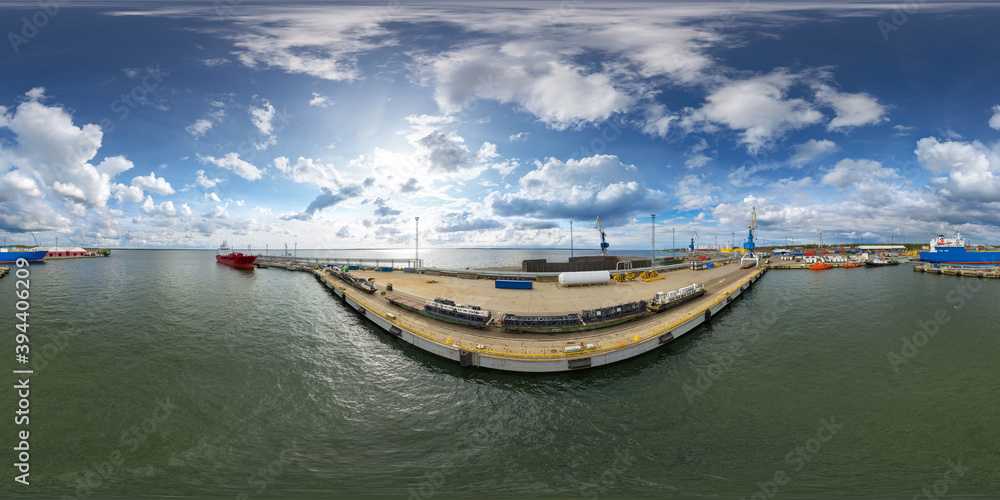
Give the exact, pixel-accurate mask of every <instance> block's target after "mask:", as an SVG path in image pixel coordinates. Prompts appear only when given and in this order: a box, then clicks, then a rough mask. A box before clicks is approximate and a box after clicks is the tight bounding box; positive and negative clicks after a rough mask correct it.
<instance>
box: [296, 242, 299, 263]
mask: <svg viewBox="0 0 1000 500" xmlns="http://www.w3.org/2000/svg"><path fill="white" fill-rule="evenodd" d="M295 258H296V259H297V258H299V242H297V241H296V242H295Z"/></svg>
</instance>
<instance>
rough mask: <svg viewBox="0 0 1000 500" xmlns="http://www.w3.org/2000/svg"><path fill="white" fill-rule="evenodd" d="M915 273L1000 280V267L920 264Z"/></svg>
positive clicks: (914, 267) (915, 267)
mask: <svg viewBox="0 0 1000 500" xmlns="http://www.w3.org/2000/svg"><path fill="white" fill-rule="evenodd" d="M913 270H914V271H919V272H922V273H930V274H950V275H952V276H969V277H973V278H1000V266H995V267H984V266H979V267H977V266H949V265H942V264H937V265H935V264H920V265H918V266H913Z"/></svg>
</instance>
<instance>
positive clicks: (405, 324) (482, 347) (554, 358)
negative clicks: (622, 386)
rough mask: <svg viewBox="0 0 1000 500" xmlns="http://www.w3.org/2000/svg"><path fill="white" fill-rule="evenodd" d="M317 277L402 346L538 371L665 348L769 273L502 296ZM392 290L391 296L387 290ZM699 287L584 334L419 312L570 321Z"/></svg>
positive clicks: (432, 285) (433, 282)
mask: <svg viewBox="0 0 1000 500" xmlns="http://www.w3.org/2000/svg"><path fill="white" fill-rule="evenodd" d="M296 270H305V269H303V268H299V269H296ZM311 271H312V272H313V274H314V275H315V276H316V278H317V279H318V280H319V281H320V282H321V283H323V284H324V285H325V286H326V287H327V288H328V289H330V290H331V291H332V292H333V293H334V295H335V296H336V297H337V298H339V299H340V300H343V301H344V302H345V303H346V304H347V305H348V306H350V307H351V308H352V309H354V310H355V311H357V312H358V313H359V314H361V315H362V316H364V317H365V318H366V319H368V320H369V321H371V322H372V323H374V324H375V325H377V326H379V327H380V328H381V329H383V330H385V331H386V332H387V333H388V334H389V335H392V336H394V337H396V338H398V339H399V340H401V341H403V342H406V343H408V344H411V345H413V346H415V347H417V348H419V349H423V350H425V351H427V352H430V353H432V354H436V355H438V356H441V357H443V358H446V359H449V360H452V361H455V362H458V363H459V364H460V365H461V366H463V367H482V368H490V369H496V370H505V371H514V372H536V373H539V372H563V371H571V370H578V369H585V368H591V367H597V366H602V365H607V364H610V363H614V362H616V361H622V360H625V359H629V358H632V357H635V356H638V355H640V354H643V353H646V352H649V351H652V350H653V349H656V348H657V347H660V346H662V345H664V344H667V343H669V342H671V341H673V340H675V339H677V338H679V337H681V336H682V335H685V334H686V333H688V332H690V331H691V330H693V329H694V328H696V327H697V326H698V325H701V324H702V323H704V322H706V321H709V320H711V318H712V317H713V316H715V315H716V314H718V313H719V312H720V311H722V309H724V308H725V307H726V306H727V305H729V304H730V303H731V302H732V301H733V300H735V299H736V298H737V297H739V296H740V295H741V294H742V293H743V292H744V291H746V290H747V289H749V288H750V287H751V286H752V285H753V283H755V282H756V281H757V280H758V279H759V278H760V277H761V276H762V275H763V274H764V273H765V272H766V267H760V268H751V269H740V268H739V266H738V265H735V264H731V265H722V266H718V267H714V268H709V269H704V270H697V271H695V270H690V269H677V270H674V271H672V272H669V273H665V274H662V275H661V276H663V277H664V279H661V280H655V281H643V280H639V279H634V280H627V281H624V282H616V281H612V282H611V283H609V284H602V285H591V286H577V287H564V286H560V285H559V284H557V283H553V282H549V281H541V280H535V283H534V285H535V286H534V287H533V289H531V290H517V289H504V288H499V289H498V288H495V286H494V281H493V280H492V279H481V278H479V279H477V277H478V275H479V274H480V273H476V272H470V273H468V274H467V275H465V276H448V275H446V274H444V273H434V274H430V273H427V274H425V273H423V272H407V273H403V272H384V271H375V270H367V271H366V270H353V271H350V275H351V276H353V277H354V278H362V279H370V278H374V279H375V286H376V293H374V294H368V293H364V292H363V291H362V290H359V289H358V288H356V287H354V286H352V285H351V283H349V282H348V281H346V280H344V279H342V278H341V277H340V276H338V274H337V273H336V272H334V271H333V270H331V269H312V270H311ZM421 271H423V270H421ZM505 274H506V273H505ZM474 276H475V277H474ZM390 283H391V284H392V288H391V290H389V289H388V286H387V285H388V284H390ZM692 283H701V284H702V285H703V286H704V288H705V294H704V295H703V296H700V297H698V298H697V299H695V300H691V301H690V302H686V303H684V304H682V305H679V306H677V307H675V308H671V309H668V310H666V311H664V312H659V313H653V314H647V315H642V316H641V317H638V318H636V319H634V320H631V321H626V322H622V323H618V324H615V325H613V326H607V327H604V328H598V329H592V330H586V331H574V332H561V333H538V332H534V333H515V332H509V331H506V330H504V329H502V328H498V327H496V326H494V325H490V326H487V327H486V328H481V327H480V328H474V327H472V326H465V325H461V324H456V323H451V322H446V321H440V320H438V319H435V318H433V317H428V316H427V315H424V314H421V313H418V312H415V311H414V310H413V309H414V308H415V307H420V305H422V304H424V303H425V302H426V301H427V300H433V299H435V298H438V297H440V298H444V299H451V300H455V301H457V302H460V303H462V304H464V305H466V306H475V307H480V308H482V309H483V310H488V311H491V312H492V314H493V315H494V317H500V315H502V314H504V313H510V314H518V315H556V314H569V313H579V312H580V311H581V310H584V309H594V308H601V307H607V306H614V305H618V304H624V303H628V302H632V301H639V300H646V301H648V300H650V299H651V298H652V297H653V296H654V295H655V294H656V293H657V292H661V291H663V292H666V291H672V290H677V289H679V288H682V287H685V286H688V285H691V284H692ZM390 299H391V300H390ZM393 302H395V304H394V303H393Z"/></svg>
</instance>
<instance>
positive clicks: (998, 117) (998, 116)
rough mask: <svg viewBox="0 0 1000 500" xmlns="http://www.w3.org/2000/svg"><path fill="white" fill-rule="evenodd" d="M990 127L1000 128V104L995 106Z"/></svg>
mask: <svg viewBox="0 0 1000 500" xmlns="http://www.w3.org/2000/svg"><path fill="white" fill-rule="evenodd" d="M990 128H992V129H993V130H1000V105H998V106H993V116H991V117H990Z"/></svg>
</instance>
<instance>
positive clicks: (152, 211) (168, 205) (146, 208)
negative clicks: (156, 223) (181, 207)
mask: <svg viewBox="0 0 1000 500" xmlns="http://www.w3.org/2000/svg"><path fill="white" fill-rule="evenodd" d="M139 211H140V212H142V213H144V214H146V215H162V216H164V217H177V215H178V214H179V212H178V211H177V208H176V207H174V202H172V201H165V202H163V203H160V204H159V205H157V204H155V203H153V197H152V196H146V200H145V201H144V202H143V203H142V205H140V206H139Z"/></svg>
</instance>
